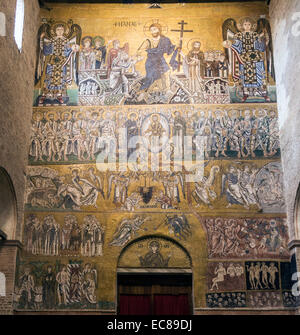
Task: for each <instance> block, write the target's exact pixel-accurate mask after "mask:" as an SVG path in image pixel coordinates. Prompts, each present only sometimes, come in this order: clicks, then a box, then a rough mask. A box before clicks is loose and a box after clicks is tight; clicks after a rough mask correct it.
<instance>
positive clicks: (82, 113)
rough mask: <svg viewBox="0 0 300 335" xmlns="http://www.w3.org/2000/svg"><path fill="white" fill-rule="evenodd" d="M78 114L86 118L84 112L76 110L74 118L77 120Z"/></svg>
mask: <svg viewBox="0 0 300 335" xmlns="http://www.w3.org/2000/svg"><path fill="white" fill-rule="evenodd" d="M80 115H83V117H84V118H86V115H85V112H77V113H76V117H75V118H76V119H77V120H79V116H80Z"/></svg>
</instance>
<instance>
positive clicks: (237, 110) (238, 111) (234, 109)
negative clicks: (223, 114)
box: [227, 108, 241, 117]
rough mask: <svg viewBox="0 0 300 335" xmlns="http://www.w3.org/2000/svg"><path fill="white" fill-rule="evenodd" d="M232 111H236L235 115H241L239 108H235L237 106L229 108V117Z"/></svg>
mask: <svg viewBox="0 0 300 335" xmlns="http://www.w3.org/2000/svg"><path fill="white" fill-rule="evenodd" d="M234 112H237V113H236V114H237V117H240V116H241V111H240V110H239V109H237V108H232V109H229V110H228V111H227V114H228V116H229V117H232V116H233V114H234Z"/></svg>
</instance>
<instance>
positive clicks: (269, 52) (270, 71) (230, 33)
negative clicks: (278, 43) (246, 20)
mask: <svg viewBox="0 0 300 335" xmlns="http://www.w3.org/2000/svg"><path fill="white" fill-rule="evenodd" d="M241 30H242V28H241V24H240V23H237V22H236V21H235V20H234V19H233V18H229V19H227V20H225V21H224V23H223V25H222V33H223V41H231V42H232V43H234V41H235V39H236V34H237V33H241ZM253 30H254V31H255V32H256V33H257V34H258V35H259V37H260V39H261V40H262V41H263V43H264V44H265V62H266V73H267V78H268V81H269V78H270V76H271V77H272V78H273V79H274V81H275V69H274V60H273V43H272V35H271V26H270V23H269V21H268V20H267V19H265V18H260V19H259V20H258V21H257V22H255V23H254V20H253ZM225 54H226V55H227V57H228V60H229V64H230V68H229V73H230V74H232V75H233V74H234V67H235V66H236V64H235V62H234V57H233V54H232V50H231V49H230V48H227V47H225Z"/></svg>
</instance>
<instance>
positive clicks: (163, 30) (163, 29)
mask: <svg viewBox="0 0 300 335" xmlns="http://www.w3.org/2000/svg"><path fill="white" fill-rule="evenodd" d="M152 24H159V25H160V26H161V34H162V35H164V34H166V33H167V32H168V26H167V25H166V24H165V23H163V22H161V21H159V19H153V20H151V21H148V22H146V24H145V25H144V34H145V36H146V37H148V38H149V37H152V35H151V34H150V31H149V29H150V26H151V25H152Z"/></svg>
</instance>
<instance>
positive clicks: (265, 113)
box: [253, 108, 268, 117]
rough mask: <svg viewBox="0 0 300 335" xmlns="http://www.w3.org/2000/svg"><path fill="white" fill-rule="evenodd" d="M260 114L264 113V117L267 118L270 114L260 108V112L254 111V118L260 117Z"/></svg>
mask: <svg viewBox="0 0 300 335" xmlns="http://www.w3.org/2000/svg"><path fill="white" fill-rule="evenodd" d="M260 112H263V114H264V115H263V116H267V115H268V113H267V111H266V110H265V109H262V108H260V109H258V110H256V111H254V112H253V114H254V116H256V117H259V113H260Z"/></svg>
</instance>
